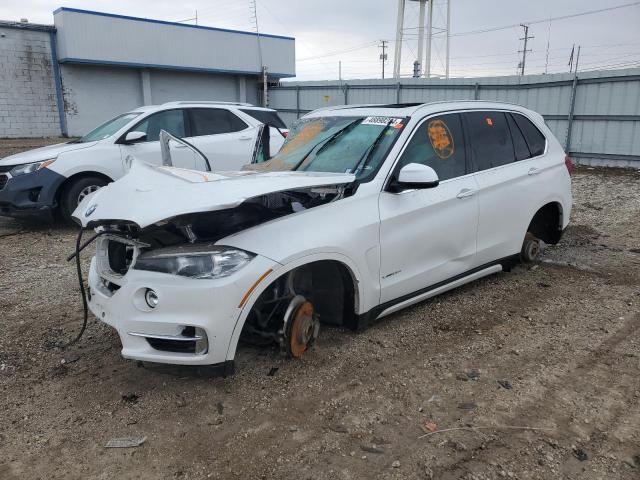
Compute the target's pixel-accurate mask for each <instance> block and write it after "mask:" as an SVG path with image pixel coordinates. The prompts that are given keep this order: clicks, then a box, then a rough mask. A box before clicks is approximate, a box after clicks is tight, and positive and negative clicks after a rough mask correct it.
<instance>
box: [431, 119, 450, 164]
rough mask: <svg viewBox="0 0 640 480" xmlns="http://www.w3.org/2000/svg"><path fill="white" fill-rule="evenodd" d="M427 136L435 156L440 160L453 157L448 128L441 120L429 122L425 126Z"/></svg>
mask: <svg viewBox="0 0 640 480" xmlns="http://www.w3.org/2000/svg"><path fill="white" fill-rule="evenodd" d="M427 135H429V140H430V141H431V146H432V147H433V150H434V152H436V155H437V156H438V157H439V158H441V159H442V160H444V159H446V158H449V157H450V156H451V155H453V151H454V144H453V137H452V136H451V132H450V131H449V127H447V124H446V123H444V122H443V121H442V120H431V121H430V122H429V124H428V125H427Z"/></svg>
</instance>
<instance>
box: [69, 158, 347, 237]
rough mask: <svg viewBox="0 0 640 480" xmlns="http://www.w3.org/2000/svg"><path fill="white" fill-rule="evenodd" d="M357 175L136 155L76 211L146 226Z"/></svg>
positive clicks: (83, 219)
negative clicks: (166, 163) (179, 162)
mask: <svg viewBox="0 0 640 480" xmlns="http://www.w3.org/2000/svg"><path fill="white" fill-rule="evenodd" d="M354 180H355V175H352V174H340V173H324V172H264V173H258V172H250V171H243V172H222V173H220V172H217V173H211V172H197V171H194V170H184V169H179V168H172V167H155V166H151V165H148V164H145V163H142V162H138V161H134V162H133V165H132V166H131V170H130V171H129V173H127V174H126V175H125V176H124V177H122V178H121V179H120V180H118V181H116V182H114V183H111V184H109V185H108V186H106V187H104V188H101V189H100V190H98V191H97V192H95V193H94V194H92V195H90V196H87V197H86V198H85V199H84V200H83V201H82V203H80V205H78V208H77V209H76V210H75V211H74V212H73V215H72V216H73V218H74V219H76V221H78V222H80V223H81V224H82V226H84V227H86V226H94V225H99V224H101V223H102V222H103V221H104V220H118V221H127V222H133V223H135V224H136V225H138V226H139V227H140V228H145V227H147V226H149V225H152V224H154V223H156V222H160V221H162V220H167V219H170V218H173V217H176V216H178V215H184V214H188V213H199V212H207V211H214V210H224V209H227V208H233V207H236V206H238V205H240V204H241V203H242V202H244V201H245V200H247V199H249V198H253V197H257V196H260V195H265V194H268V193H272V192H280V191H285V190H294V189H299V188H308V187H315V186H318V187H320V186H325V185H327V186H328V185H340V184H347V183H351V182H353V181H354Z"/></svg>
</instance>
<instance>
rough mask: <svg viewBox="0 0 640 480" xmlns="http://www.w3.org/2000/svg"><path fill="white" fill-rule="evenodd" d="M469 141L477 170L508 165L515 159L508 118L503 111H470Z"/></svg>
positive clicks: (467, 114) (468, 121)
mask: <svg viewBox="0 0 640 480" xmlns="http://www.w3.org/2000/svg"><path fill="white" fill-rule="evenodd" d="M465 116H466V117H467V124H468V126H469V128H468V139H469V140H468V141H469V144H470V146H471V152H472V157H473V162H474V167H475V170H476V171H480V170H487V169H488V168H494V167H499V166H500V165H506V164H507V163H511V162H513V161H514V160H515V156H514V152H513V143H512V141H511V134H510V132H509V127H508V125H507V118H506V116H505V114H504V113H502V112H469V113H465Z"/></svg>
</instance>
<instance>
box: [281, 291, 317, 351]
mask: <svg viewBox="0 0 640 480" xmlns="http://www.w3.org/2000/svg"><path fill="white" fill-rule="evenodd" d="M284 320H285V329H284V338H283V347H284V350H285V351H286V353H287V354H288V355H290V356H291V357H293V358H300V357H301V356H302V354H303V353H304V352H305V351H306V350H307V348H308V347H310V346H311V345H312V344H313V342H314V340H315V339H316V337H317V336H318V330H319V329H320V322H319V321H318V320H317V319H316V318H315V316H314V314H313V305H312V304H311V302H309V301H308V300H306V299H305V298H304V297H303V296H302V295H296V296H295V297H294V298H293V299H292V300H291V302H290V303H289V306H288V307H287V311H286V313H285V318H284Z"/></svg>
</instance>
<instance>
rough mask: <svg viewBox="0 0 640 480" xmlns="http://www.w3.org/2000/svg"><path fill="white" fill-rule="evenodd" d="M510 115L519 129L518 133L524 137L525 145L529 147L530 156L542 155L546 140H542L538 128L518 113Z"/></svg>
mask: <svg viewBox="0 0 640 480" xmlns="http://www.w3.org/2000/svg"><path fill="white" fill-rule="evenodd" d="M512 115H513V118H514V120H515V121H516V123H517V124H518V127H520V131H521V132H522V134H523V135H524V138H525V140H526V141H527V145H529V150H530V151H531V156H532V157H537V156H538V155H542V154H543V153H544V149H545V147H546V146H547V139H546V138H544V135H543V134H542V132H540V130H538V127H536V126H535V125H534V124H533V122H531V120H529V119H528V118H527V117H525V116H524V115H520V114H519V113H514V114H512Z"/></svg>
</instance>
